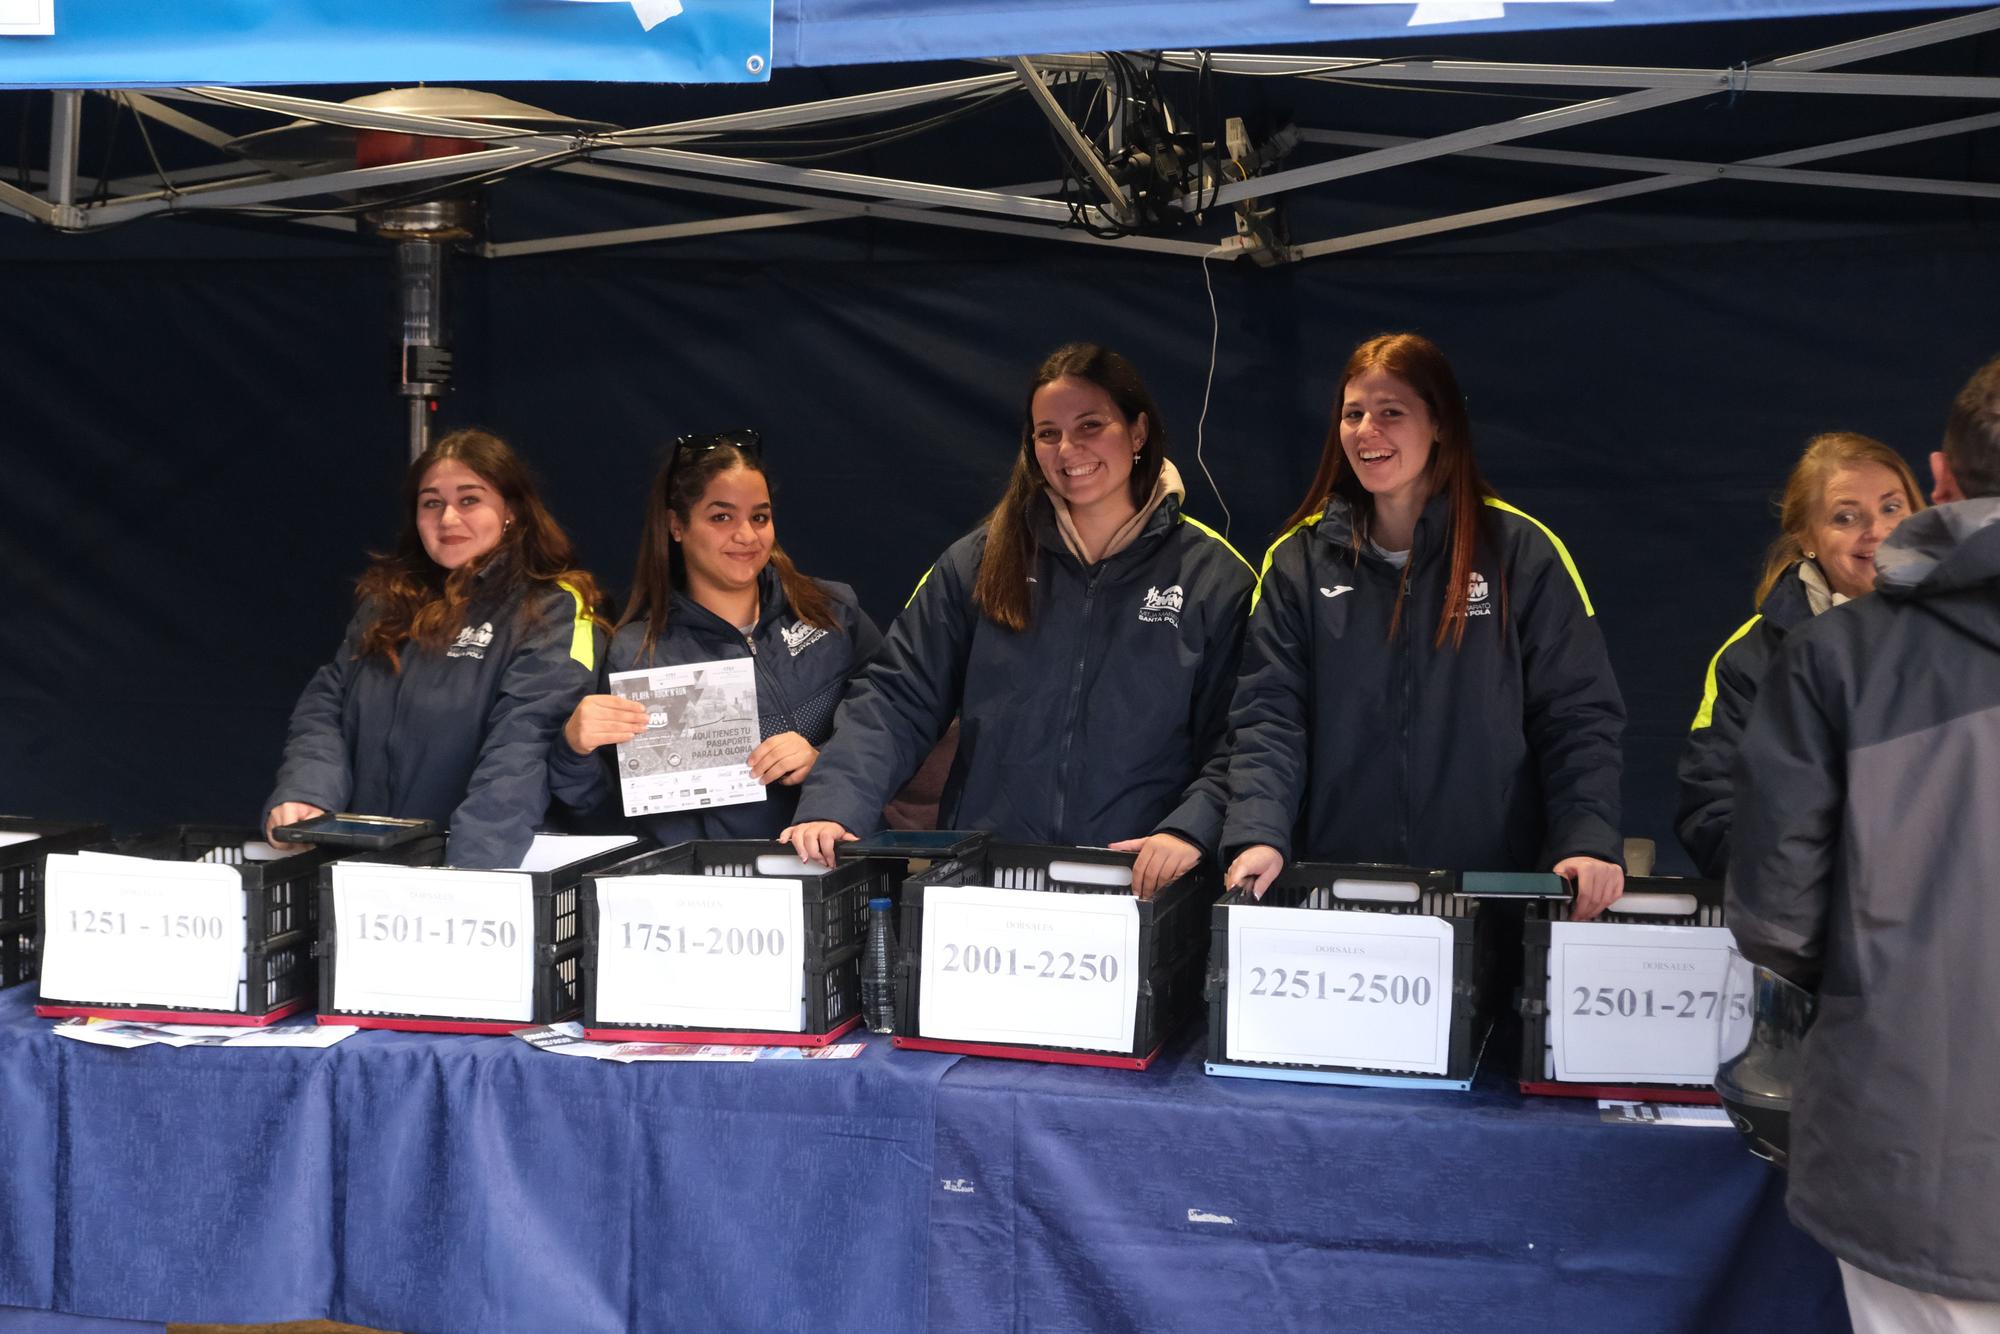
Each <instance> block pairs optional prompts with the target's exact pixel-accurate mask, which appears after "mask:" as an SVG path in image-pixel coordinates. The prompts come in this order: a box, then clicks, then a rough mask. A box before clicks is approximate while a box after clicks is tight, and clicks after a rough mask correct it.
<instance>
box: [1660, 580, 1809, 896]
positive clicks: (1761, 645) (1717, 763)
mask: <svg viewBox="0 0 2000 1334" xmlns="http://www.w3.org/2000/svg"><path fill="white" fill-rule="evenodd" d="M1811 619H1812V605H1811V603H1810V602H1809V601H1808V600H1807V598H1806V586H1805V584H1804V582H1803V581H1801V580H1800V578H1799V567H1798V566H1797V565H1793V566H1792V567H1791V568H1790V569H1788V570H1786V571H1785V572H1784V573H1783V574H1782V575H1780V576H1778V582H1777V583H1775V584H1773V585H1771V591H1770V592H1769V593H1767V594H1765V596H1764V601H1763V603H1762V604H1761V605H1760V606H1759V607H1758V608H1757V614H1756V615H1755V616H1752V617H1751V618H1750V619H1749V620H1747V621H1745V622H1744V623H1743V624H1742V625H1740V626H1738V627H1737V629H1736V633H1735V634H1732V635H1731V636H1729V638H1727V639H1725V640H1723V641H1722V647H1721V648H1719V649H1717V650H1716V651H1715V656H1714V657H1713V658H1710V659H1709V662H1708V679H1707V680H1706V681H1705V682H1703V684H1702V692H1701V709H1700V711H1698V712H1697V713H1696V714H1695V716H1694V727H1693V728H1692V729H1690V730H1689V732H1688V739H1687V745H1686V747H1685V748H1684V749H1683V750H1682V751H1681V762H1680V780H1681V806H1680V814H1679V815H1678V816H1677V817H1676V818H1675V820H1674V829H1675V830H1676V832H1678V833H1679V834H1680V836H1681V846H1682V847H1684V848H1686V849H1687V851H1688V856H1690V857H1692V858H1694V864H1695V865H1696V866H1698V867H1700V868H1701V873H1702V874H1703V875H1705V876H1707V877H1708V878H1709V879H1711V880H1720V879H1722V876H1723V872H1725V871H1726V870H1727V869H1728V868H1729V824H1730V820H1731V818H1732V817H1733V816H1734V814H1735V810H1736V785H1735V783H1734V782H1733V781H1732V780H1731V777H1730V770H1731V769H1733V768H1734V767H1735V764H1736V750H1737V747H1738V746H1740V745H1741V744H1742V743H1743V727H1744V725H1745V724H1746V723H1748V722H1749V721H1750V706H1751V704H1752V703H1754V702H1755V701H1756V698H1757V685H1758V683H1759V682H1760V681H1762V680H1763V679H1764V673H1765V672H1767V671H1768V670H1769V669H1770V666H1771V664H1772V663H1773V662H1775V661H1776V660H1777V657H1778V650H1779V649H1781V648H1783V647H1784V644H1785V636H1786V635H1787V634H1789V633H1790V632H1791V630H1792V629H1793V627H1795V626H1797V625H1800V624H1801V623H1803V622H1805V621H1809V620H1811Z"/></svg>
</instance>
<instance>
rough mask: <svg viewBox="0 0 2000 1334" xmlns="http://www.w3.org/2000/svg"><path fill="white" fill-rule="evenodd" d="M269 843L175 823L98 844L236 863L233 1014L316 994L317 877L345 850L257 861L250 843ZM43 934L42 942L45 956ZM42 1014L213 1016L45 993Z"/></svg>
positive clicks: (279, 1007)
mask: <svg viewBox="0 0 2000 1334" xmlns="http://www.w3.org/2000/svg"><path fill="white" fill-rule="evenodd" d="M252 846H256V847H260V848H261V847H265V846H268V845H266V844H265V843H264V839H263V835H262V833H261V832H260V831H258V830H254V829H249V828H241V827H236V826H230V825H176V826H173V827H171V828H168V829H162V830H157V831H154V832H151V833H145V834H137V835H134V836H131V837H129V838H121V839H117V840H115V841H113V842H111V843H109V844H100V845H98V846H96V847H94V848H92V849H89V850H91V851H97V852H111V853H116V854H118V855H119V856H123V857H147V858H151V859H153V860H155V861H168V862H214V863H216V864H218V865H224V866H230V867H234V868H235V870H236V872H237V874H238V875H239V876H240V877H241V878H242V881H243V896H244V905H243V909H244V939H245V942H246V944H245V949H244V966H243V977H242V980H241V981H240V982H239V983H238V985H237V991H236V1000H237V1004H236V1008H235V1009H234V1010H233V1011H230V1012H228V1013H231V1014H234V1015H242V1016H245V1017H247V1018H252V1019H258V1020H263V1021H266V1022H268V1021H270V1020H274V1019H279V1018H282V1017H284V1016H285V1015H288V1014H291V1013H293V1012H294V1011H297V1010H300V1009H303V1008H304V1007H305V1006H307V1005H308V1004H310V1003H311V1001H312V994H313V993H312V939H313V932H314V930H315V928H316V925H317V920H318V914H317V911H316V909H317V904H316V902H315V899H314V896H313V892H312V891H313V881H314V879H315V878H316V877H317V876H318V874H319V869H320V867H322V866H324V865H326V864H327V863H328V862H330V861H333V860H334V859H335V858H337V857H338V856H339V855H340V854H339V852H338V851H337V850H334V849H331V848H307V849H305V850H304V851H301V852H294V853H289V854H287V855H285V856H282V857H278V858H275V859H271V860H255V859H253V858H252V857H251V856H250V855H249V854H248V853H247V852H246V851H245V849H246V848H249V847H252ZM42 947H43V941H42V940H41V939H40V938H38V939H37V941H36V955H37V959H38V960H39V958H40V954H41V950H42ZM36 1008H37V1013H44V1014H62V1013H70V1012H72V1011H73V1010H76V1009H88V1010H89V1011H90V1012H91V1013H93V1014H104V1015H116V1014H119V1013H132V1014H141V1013H143V1014H174V1015H182V1014H184V1015H188V1016H190V1017H193V1016H197V1015H213V1014H215V1013H216V1012H215V1011H207V1010H193V1009H189V1008H187V1007H185V1006H172V1005H155V1004H149V1003H140V1004H130V1003H124V1002H117V1001H100V1000H94V999H91V998H89V997H58V996H49V995H44V996H43V997H42V1003H41V1005H39V1006H37V1007H36Z"/></svg>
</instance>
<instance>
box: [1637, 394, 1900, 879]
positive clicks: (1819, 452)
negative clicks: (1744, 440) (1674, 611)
mask: <svg viewBox="0 0 2000 1334" xmlns="http://www.w3.org/2000/svg"><path fill="white" fill-rule="evenodd" d="M1922 508H1924V497H1923V492H1922V490H1921V488H1920V487H1919V486H1918V485H1917V476H1916V474H1915V473H1914V472H1912V471H1910V465H1909V464H1908V463H1905V462H1904V461H1903V456H1902V455H1900V454H1898V453H1897V452H1896V451H1895V450H1893V449H1891V448H1889V446H1887V445H1885V444H1883V443H1882V442H1881V441H1880V440H1875V439H1871V438H1870V437H1868V436H1865V435H1858V434H1856V433H1854V432H1852V431H1831V432H1828V433H1827V434H1825V435H1817V436H1814V437H1813V438H1812V439H1811V440H1809V441H1807V442H1806V449H1805V453H1804V454H1802V455H1800V456H1799V461H1798V462H1797V463H1796V464H1794V465H1793V466H1792V471H1791V475H1790V476H1788V477H1787V478H1786V479H1785V494H1784V499H1783V500H1782V501H1781V502H1780V503H1779V511H1778V522H1779V525H1780V532H1779V534H1778V538H1777V541H1775V542H1773V543H1772V544H1771V550H1770V552H1769V553H1768V554H1767V555H1766V557H1765V560H1764V576H1763V578H1762V579H1760V580H1759V581H1758V583H1757V614H1756V615H1755V616H1752V617H1751V618H1750V619H1749V620H1747V621H1745V622H1744V623H1743V624H1742V625H1741V626H1739V627H1737V630H1736V633H1734V634H1732V635H1731V636H1729V638H1728V639H1726V640H1724V641H1723V643H1722V647H1721V648H1719V649H1717V650H1716V651H1715V656H1714V657H1713V658H1710V659H1709V662H1708V676H1707V679H1706V680H1705V681H1704V682H1703V689H1702V693H1701V707H1700V708H1699V709H1698V710H1696V712H1695V718H1694V726H1693V727H1692V728H1690V729H1689V731H1688V739H1687V745H1686V747H1685V748H1683V750H1682V751H1681V762H1680V784H1681V806H1680V814H1679V818H1678V819H1677V820H1676V821H1675V824H1674V828H1675V831H1676V832H1677V833H1679V834H1680V838H1681V846H1682V847H1684V848H1686V849H1687V851H1688V855H1689V856H1690V857H1692V858H1694V861H1695V865H1696V866H1698V867H1699V868H1700V869H1701V873H1702V874H1703V875H1705V876H1707V877H1709V878H1710V879H1712V880H1720V879H1722V877H1723V875H1724V873H1725V872H1726V871H1727V870H1728V869H1729V826H1730V823H1731V821H1732V820H1733V819H1734V817H1735V813H1736V783H1735V778H1734V775H1733V773H1732V770H1733V769H1734V768H1735V765H1736V752H1737V750H1738V748H1739V747H1740V746H1741V744H1742V741H1743V729H1744V727H1745V726H1746V725H1747V724H1748V723H1749V721H1750V706H1751V705H1752V704H1753V703H1755V702H1756V699H1757V687H1758V684H1759V683H1760V682H1761V681H1762V680H1763V679H1764V672H1765V670H1766V669H1767V668H1769V667H1770V665H1771V663H1773V662H1774V661H1776V660H1777V656H1778V650H1779V649H1781V648H1782V647H1784V643H1785V638H1786V636H1787V635H1788V634H1790V633H1791V631H1792V630H1793V629H1794V628H1795V627H1797V626H1800V625H1803V624H1804V623H1805V622H1807V621H1810V620H1811V619H1812V618H1813V617H1815V616H1817V615H1819V614H1820V613H1821V612H1824V611H1829V610H1831V609H1832V608H1834V607H1837V606H1839V605H1840V604H1841V603H1843V602H1847V601H1850V600H1851V599H1854V598H1858V597H1862V596H1864V595H1865V594H1867V593H1869V592H1872V591H1873V590H1874V588H1875V549H1876V548H1877V547H1879V546H1880V545H1881V544H1882V539H1883V538H1885V537H1887V536H1888V535H1889V534H1890V533H1892V532H1894V531H1895V529H1896V525H1898V524H1900V523H1901V522H1902V521H1903V520H1904V519H1907V518H1908V517H1909V516H1910V515H1912V514H1915V513H1916V512H1917V511H1918V510H1920V509H1922Z"/></svg>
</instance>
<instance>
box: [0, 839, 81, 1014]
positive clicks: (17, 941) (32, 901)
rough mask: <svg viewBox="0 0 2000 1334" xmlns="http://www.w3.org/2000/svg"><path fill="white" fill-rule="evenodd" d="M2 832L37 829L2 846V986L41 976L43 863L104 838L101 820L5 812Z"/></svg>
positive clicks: (0, 948) (0, 978)
mask: <svg viewBox="0 0 2000 1334" xmlns="http://www.w3.org/2000/svg"><path fill="white" fill-rule="evenodd" d="M0 834H33V835H34V836H35V837H34V838H33V839H32V840H29V841H27V842H22V843H9V844H8V845H7V846H5V847H0V988H6V987H11V986H17V985H19V984H20V983H22V982H27V981H31V980H33V978H34V976H35V937H36V935H37V934H39V933H40V931H41V926H42V867H43V864H44V863H45V862H47V860H48V857H49V854H50V853H52V852H75V851H76V850H77V849H79V848H82V847H86V846H88V845H90V844H92V843H96V842H99V841H100V840H102V839H103V838H104V834H105V829H104V826H103V825H99V824H83V823H79V822H76V821H66V820H32V819H28V818H26V817H24V816H19V815H0Z"/></svg>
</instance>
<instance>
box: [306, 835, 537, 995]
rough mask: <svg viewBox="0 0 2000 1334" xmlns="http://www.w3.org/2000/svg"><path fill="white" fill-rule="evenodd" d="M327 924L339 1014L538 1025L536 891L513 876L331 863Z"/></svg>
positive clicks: (514, 873) (526, 878)
mask: <svg viewBox="0 0 2000 1334" xmlns="http://www.w3.org/2000/svg"><path fill="white" fill-rule="evenodd" d="M333 917H334V926H335V928H336V937H335V942H334V944H335V955H334V963H335V967H334V974H333V1008H334V1009H336V1010H339V1011H342V1012H343V1013H348V1014H408V1015H423V1016H426V1017H435V1018H440V1019H473V1020H487V1021H491V1022H501V1021H509V1022H512V1021H518V1022H521V1023H527V1022H529V1021H530V1020H532V1019H533V1018H534V1017H535V888H534V881H533V879H531V878H530V877H529V876H527V875H525V874H523V873H521V872H519V871H454V870H444V869H438V868H431V867H405V866H378V865H373V864H370V863H367V862H338V863H335V865H334V868H333ZM322 929H325V928H324V926H322Z"/></svg>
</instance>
